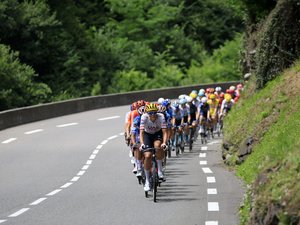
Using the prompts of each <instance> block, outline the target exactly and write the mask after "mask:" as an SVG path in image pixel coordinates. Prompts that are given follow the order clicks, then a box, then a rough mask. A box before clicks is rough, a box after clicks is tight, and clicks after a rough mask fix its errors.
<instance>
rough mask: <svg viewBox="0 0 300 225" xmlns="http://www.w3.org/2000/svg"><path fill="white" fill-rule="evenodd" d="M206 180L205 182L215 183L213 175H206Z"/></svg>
mask: <svg viewBox="0 0 300 225" xmlns="http://www.w3.org/2000/svg"><path fill="white" fill-rule="evenodd" d="M206 181H207V183H216V178H215V177H207V178H206Z"/></svg>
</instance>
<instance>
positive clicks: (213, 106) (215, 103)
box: [207, 99, 219, 115]
mask: <svg viewBox="0 0 300 225" xmlns="http://www.w3.org/2000/svg"><path fill="white" fill-rule="evenodd" d="M207 103H208V104H209V113H210V115H214V114H215V113H216V112H217V109H218V106H219V100H215V101H212V100H211V99H210V100H208V101H207Z"/></svg>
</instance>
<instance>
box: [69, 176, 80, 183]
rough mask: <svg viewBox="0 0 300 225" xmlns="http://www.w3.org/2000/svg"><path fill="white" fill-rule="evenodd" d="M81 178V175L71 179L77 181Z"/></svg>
mask: <svg viewBox="0 0 300 225" xmlns="http://www.w3.org/2000/svg"><path fill="white" fill-rule="evenodd" d="M79 179H80V177H73V178H72V180H71V181H72V182H75V181H78V180H79Z"/></svg>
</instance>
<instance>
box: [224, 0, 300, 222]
mask: <svg viewBox="0 0 300 225" xmlns="http://www.w3.org/2000/svg"><path fill="white" fill-rule="evenodd" d="M236 2H239V3H242V2H243V3H244V4H236V5H235V6H236V7H237V8H239V9H242V10H244V11H245V12H246V24H247V25H246V32H245V35H244V37H245V38H244V41H243V42H244V50H243V58H242V63H243V72H244V73H248V74H252V75H251V76H250V80H249V81H248V82H247V85H246V90H245V91H244V93H243V97H242V98H241V100H240V101H239V102H238V104H237V105H235V107H234V109H233V111H232V112H231V113H230V115H229V116H228V117H227V118H226V121H225V124H224V127H225V136H224V141H223V147H224V148H223V158H224V161H225V162H226V163H227V164H228V165H230V166H234V167H235V169H236V170H237V173H238V175H239V176H240V177H241V178H242V179H243V180H244V181H245V182H246V184H247V187H248V189H247V197H246V198H245V202H244V205H243V206H242V208H241V224H251V225H252V224H253V225H254V224H264V225H277V224H282V225H298V224H300V207H299V206H300V194H299V193H300V186H299V175H300V151H299V149H300V148H299V147H300V142H299V141H300V139H299V134H300V114H299V112H300V98H299V95H300V61H299V60H300V38H299V37H300V35H299V34H300V1H299V0H277V1H275V0H274V1H268V0H263V1H261V0H254V1H253V0H243V1H236ZM289 67H290V69H288V70H285V71H284V69H286V68H289ZM283 71H284V72H283Z"/></svg>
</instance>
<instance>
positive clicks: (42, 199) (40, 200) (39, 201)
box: [29, 198, 47, 205]
mask: <svg viewBox="0 0 300 225" xmlns="http://www.w3.org/2000/svg"><path fill="white" fill-rule="evenodd" d="M46 199H47V198H40V199H38V200H36V201H34V202H32V203H30V204H29V205H38V204H40V203H41V202H43V201H45V200H46Z"/></svg>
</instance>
